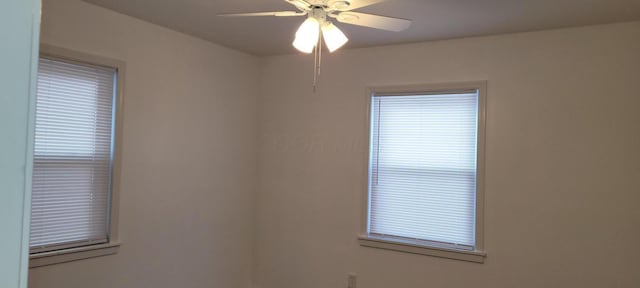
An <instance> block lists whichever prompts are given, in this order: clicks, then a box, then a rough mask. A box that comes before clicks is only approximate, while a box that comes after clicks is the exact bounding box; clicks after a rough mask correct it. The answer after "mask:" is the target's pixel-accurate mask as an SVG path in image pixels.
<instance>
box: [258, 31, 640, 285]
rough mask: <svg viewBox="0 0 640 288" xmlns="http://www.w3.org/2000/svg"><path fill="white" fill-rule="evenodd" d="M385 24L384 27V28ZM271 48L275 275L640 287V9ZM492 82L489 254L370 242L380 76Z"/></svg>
mask: <svg viewBox="0 0 640 288" xmlns="http://www.w3.org/2000/svg"><path fill="white" fill-rule="evenodd" d="M380 33H384V32H380ZM312 65H313V61H312V56H306V55H294V56H293V55H292V56H279V57H270V58H268V59H266V61H265V63H264V67H263V69H264V70H263V74H262V83H261V85H262V93H261V98H260V111H259V112H260V117H259V120H260V123H261V126H260V153H259V155H260V156H259V157H260V161H259V170H258V171H259V177H260V180H259V184H258V187H259V189H258V194H257V195H258V196H257V197H258V198H257V201H258V203H259V204H258V206H257V212H256V213H257V214H256V220H257V222H256V225H257V230H256V240H255V242H254V244H255V251H256V259H255V265H256V266H255V269H254V282H255V287H260V288H294V287H305V288H321V287H322V288H324V287H346V279H347V273H348V272H355V273H357V275H358V282H357V283H358V287H360V288H365V287H366V288H389V287H403V288H425V287H486V288H489V287H491V288H501V287H504V288H506V287H521V288H522V287H532V288H533V287H593V288H596V287H598V288H599V287H629V288H631V287H640V273H638V271H640V262H639V261H638V259H640V246H639V245H638V243H640V230H639V229H638V227H640V209H638V208H637V204H638V203H640V150H639V149H638V148H639V147H640V129H639V126H640V113H638V107H640V93H639V92H638V80H639V79H640V78H638V77H639V75H640V23H638V22H635V23H626V24H615V25H607V26H594V27H584V28H576V29H566V30H553V31H544V32H535V33H523V34H513V35H503V36H495V37H483V38H469V39H459V40H451V41H440V42H430V43H420V44H412V45H401V46H388V47H379V48H370V49H358V50H345V51H339V52H337V53H335V54H332V55H328V54H325V55H324V58H323V63H322V65H323V66H322V74H321V76H320V80H319V92H318V93H316V94H313V93H312V92H311V82H312V74H311V72H312ZM474 80H487V81H488V97H487V130H486V136H487V140H486V186H485V193H486V201H485V211H486V213H485V225H486V227H485V246H486V251H487V254H488V256H487V258H486V263H484V264H476V263H468V262H462V261H456V260H448V259H442V258H435V257H430V256H422V255H413V254H405V253H400V252H393V251H387V250H380V249H375V248H367V247H360V246H359V245H358V243H357V241H356V235H357V233H358V231H359V225H360V221H361V209H362V208H363V207H362V206H363V199H362V193H363V189H365V188H364V187H365V182H366V176H365V175H366V173H365V157H366V156H365V155H366V153H365V151H366V150H367V147H366V139H365V138H366V137H365V135H366V129H367V123H366V116H365V115H366V114H365V113H366V111H365V107H366V102H365V101H366V100H365V99H366V96H367V95H366V93H365V88H366V87H367V86H369V85H396V84H408V83H441V82H456V81H474Z"/></svg>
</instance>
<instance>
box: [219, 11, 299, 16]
mask: <svg viewBox="0 0 640 288" xmlns="http://www.w3.org/2000/svg"><path fill="white" fill-rule="evenodd" d="M305 14H307V13H306V12H296V11H274V12H254V13H230V14H218V16H223V17H246V16H278V17H288V16H302V15H305Z"/></svg>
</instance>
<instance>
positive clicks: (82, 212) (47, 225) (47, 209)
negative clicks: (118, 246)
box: [30, 57, 116, 253]
mask: <svg viewBox="0 0 640 288" xmlns="http://www.w3.org/2000/svg"><path fill="white" fill-rule="evenodd" d="M115 77H116V70H115V68H107V67H102V66H95V65H89V64H81V63H75V62H68V61H62V60H57V59H47V58H43V57H41V58H40V62H39V69H38V82H37V83H38V84H37V98H36V125H35V126H36V133H35V151H34V171H33V193H32V209H31V239H30V247H31V252H32V253H36V252H44V251H50V250H56V249H62V248H69V247H76V246H83V245H89V244H96V243H102V242H107V241H108V237H109V228H108V227H109V201H110V199H109V198H110V190H111V163H112V142H113V141H112V140H113V139H112V135H113V121H114V120H113V119H114V109H113V107H114V101H115V97H114V92H115V87H114V85H115Z"/></svg>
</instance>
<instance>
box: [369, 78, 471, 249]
mask: <svg viewBox="0 0 640 288" xmlns="http://www.w3.org/2000/svg"><path fill="white" fill-rule="evenodd" d="M478 95H479V94H478V91H477V90H463V91H451V92H438V93H411V94H406V93H403V94H401V95H394V94H380V93H378V94H374V95H373V96H372V98H371V111H370V115H371V134H370V136H371V139H370V143H371V147H370V148H371V150H370V159H369V163H370V167H369V198H368V200H369V203H368V205H369V207H368V208H369V209H368V212H369V215H368V223H367V232H368V236H370V237H376V238H379V239H386V240H391V241H398V242H402V243H411V244H418V245H420V246H428V247H439V248H446V249H454V250H467V251H472V250H475V246H476V237H475V236H476V226H475V220H476V176H477V171H476V169H477V168H476V167H477V143H478V141H477V139H478V111H479V109H478V107H479V97H478Z"/></svg>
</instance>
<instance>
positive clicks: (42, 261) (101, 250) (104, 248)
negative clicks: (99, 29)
mask: <svg viewBox="0 0 640 288" xmlns="http://www.w3.org/2000/svg"><path fill="white" fill-rule="evenodd" d="M40 55H41V56H46V57H48V58H54V59H55V58H58V59H61V60H71V61H76V62H82V63H87V64H93V65H101V66H107V67H113V68H116V69H117V73H118V76H117V82H116V106H115V109H116V117H115V124H114V125H115V129H114V131H115V132H114V137H115V139H114V143H113V149H114V151H113V164H112V167H113V168H112V169H113V170H112V172H111V173H112V183H111V187H112V188H111V195H110V198H111V201H110V210H109V242H107V243H101V244H93V245H87V246H81V247H73V248H68V249H61V250H55V251H49V252H42V253H33V254H30V255H29V260H30V261H29V268H34V267H39V266H45V265H52V264H57V263H64V262H69V261H75V260H80V259H87V258H93V257H98V256H105V255H111V254H116V253H118V250H119V247H120V245H121V242H120V237H119V233H118V220H119V218H118V215H119V206H120V205H119V204H120V163H121V154H122V116H123V107H124V97H123V95H124V77H125V63H124V62H122V61H118V60H114V59H110V58H106V57H102V56H96V55H91V54H87V53H82V52H77V51H72V50H69V49H64V48H60V47H55V46H51V45H47V44H41V45H40Z"/></svg>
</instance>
